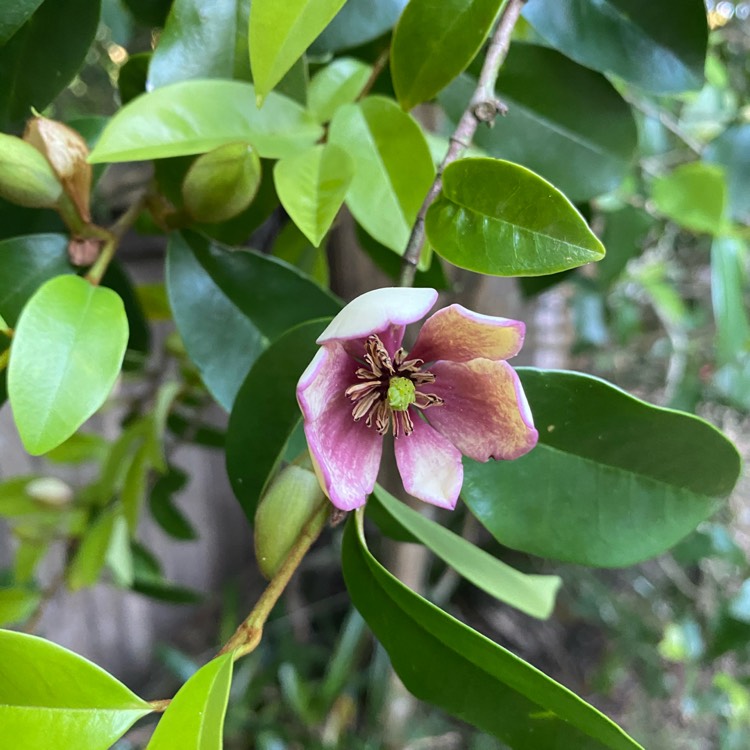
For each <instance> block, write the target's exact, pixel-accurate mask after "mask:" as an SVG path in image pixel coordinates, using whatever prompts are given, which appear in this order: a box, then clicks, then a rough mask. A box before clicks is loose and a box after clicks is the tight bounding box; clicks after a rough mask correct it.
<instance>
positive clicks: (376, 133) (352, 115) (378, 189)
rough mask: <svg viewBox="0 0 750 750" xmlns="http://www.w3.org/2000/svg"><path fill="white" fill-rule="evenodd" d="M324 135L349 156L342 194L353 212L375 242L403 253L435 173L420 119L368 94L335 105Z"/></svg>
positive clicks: (387, 100) (388, 101)
mask: <svg viewBox="0 0 750 750" xmlns="http://www.w3.org/2000/svg"><path fill="white" fill-rule="evenodd" d="M328 141H329V143H333V144H335V145H337V146H340V147H341V148H342V149H344V151H346V152H348V154H349V156H351V158H352V159H353V160H354V165H355V173H354V179H353V180H352V183H351V186H350V187H349V192H348V193H347V196H346V205H347V206H348V207H349V209H350V210H351V212H352V214H353V215H354V218H355V219H356V220H357V222H358V223H359V224H361V225H362V226H363V227H364V228H365V230H366V231H367V233H368V234H370V235H371V236H372V237H374V238H375V239H376V240H377V241H378V242H380V243H381V244H382V245H385V246H386V247H389V248H390V249H391V250H393V251H394V252H396V253H398V254H399V255H402V254H403V252H404V250H405V248H406V243H407V241H408V239H409V234H410V232H411V228H412V225H413V224H414V221H415V220H416V218H417V212H418V211H419V209H420V207H421V206H422V203H423V201H424V199H425V196H426V195H427V191H428V190H429V189H430V186H431V185H432V181H433V179H434V177H435V168H434V166H433V164H432V157H431V156H430V150H429V148H428V146H427V142H426V141H425V138H424V135H423V134H422V131H421V129H420V127H419V125H418V124H417V123H416V121H415V120H414V119H413V118H412V117H410V116H409V115H407V114H406V113H405V112H403V111H402V110H401V109H400V107H399V106H398V105H397V104H396V103H395V102H394V101H392V100H390V99H386V98H385V97H380V96H371V97H368V98H367V99H364V100H363V101H362V102H360V103H359V104H350V105H347V106H344V107H341V108H340V109H339V110H338V112H337V113H336V115H335V117H334V118H333V121H332V122H331V126H330V131H329V134H328Z"/></svg>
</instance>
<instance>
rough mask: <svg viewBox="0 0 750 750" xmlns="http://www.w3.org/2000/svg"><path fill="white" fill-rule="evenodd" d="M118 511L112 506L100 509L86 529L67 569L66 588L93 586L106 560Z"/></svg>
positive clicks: (77, 588) (76, 589)
mask: <svg viewBox="0 0 750 750" xmlns="http://www.w3.org/2000/svg"><path fill="white" fill-rule="evenodd" d="M117 518H118V513H117V511H116V510H115V508H114V506H110V507H109V508H107V509H106V510H104V511H102V512H101V513H100V514H99V516H98V517H97V518H96V520H95V521H94V522H93V523H92V524H91V526H90V527H89V528H88V529H87V530H86V533H85V534H84V537H83V539H82V540H81V543H80V545H79V546H78V549H77V550H76V553H75V556H74V557H73V559H72V561H71V563H70V565H69V566H68V571H67V576H66V578H67V583H68V588H69V589H70V590H71V591H79V590H80V589H83V588H87V587H88V586H93V585H94V584H95V583H96V582H97V581H98V580H99V576H100V574H101V572H102V568H103V567H104V563H105V562H106V561H107V551H108V550H109V545H110V541H111V540H112V534H113V532H114V529H115V521H116V520H117Z"/></svg>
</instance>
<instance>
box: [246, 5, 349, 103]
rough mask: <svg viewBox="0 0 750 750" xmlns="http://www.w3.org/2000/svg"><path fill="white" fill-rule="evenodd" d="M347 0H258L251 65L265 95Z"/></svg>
mask: <svg viewBox="0 0 750 750" xmlns="http://www.w3.org/2000/svg"><path fill="white" fill-rule="evenodd" d="M344 2H345V0H287V1H286V2H285V3H278V2H276V0H254V2H253V3H252V5H251V7H250V65H251V67H252V71H253V80H254V81H255V86H256V89H257V92H258V96H259V97H265V96H266V95H267V94H268V92H269V91H271V89H272V88H273V87H274V86H275V85H276V84H277V83H278V82H279V81H280V80H281V79H282V78H283V77H284V74H285V73H286V72H287V71H288V70H289V69H290V68H291V67H292V65H294V63H295V62H296V61H297V60H298V59H299V58H300V57H301V56H302V54H303V53H304V51H305V50H306V49H307V48H308V47H309V46H310V44H311V43H312V42H313V41H314V40H315V38H316V37H317V36H318V34H320V32H321V31H323V29H325V27H326V26H328V24H329V23H330V22H331V20H332V19H333V17H334V16H335V15H336V13H338V11H339V10H340V9H341V6H342V5H343V4H344Z"/></svg>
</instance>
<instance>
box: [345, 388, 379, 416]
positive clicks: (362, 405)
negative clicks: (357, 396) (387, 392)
mask: <svg viewBox="0 0 750 750" xmlns="http://www.w3.org/2000/svg"><path fill="white" fill-rule="evenodd" d="M379 398H380V394H379V393H378V392H377V391H373V392H372V393H368V394H367V395H366V396H364V397H363V398H362V399H361V400H360V401H358V402H357V403H356V405H355V407H354V408H353V409H352V417H354V421H355V422H359V420H360V419H362V417H364V416H365V414H367V412H369V411H370V409H371V408H372V407H373V406H374V405H375V404H376V403H377V400H378V399H379Z"/></svg>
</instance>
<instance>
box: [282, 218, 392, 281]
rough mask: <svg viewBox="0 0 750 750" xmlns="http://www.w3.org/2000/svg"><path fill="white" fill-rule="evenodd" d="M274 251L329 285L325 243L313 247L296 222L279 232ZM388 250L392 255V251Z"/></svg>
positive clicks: (314, 278)
mask: <svg viewBox="0 0 750 750" xmlns="http://www.w3.org/2000/svg"><path fill="white" fill-rule="evenodd" d="M272 252H273V255H274V257H276V258H280V259H281V260H285V261H286V262H287V263H291V264H292V265H293V266H296V267H297V268H299V270H300V271H302V273H306V274H307V275H308V276H309V277H310V278H311V279H313V281H316V282H317V283H318V284H320V285H321V286H323V287H327V286H328V285H329V281H330V274H329V271H328V257H327V254H326V248H325V245H323V246H320V247H313V244H312V243H311V242H310V240H308V239H307V237H305V235H304V234H302V232H300V230H299V229H297V226H296V225H295V224H294V222H292V221H290V222H287V224H286V225H285V226H284V228H283V229H282V230H281V231H280V232H279V234H278V235H277V237H276V241H275V242H274V243H273V248H272ZM386 252H387V253H388V255H391V253H390V251H388V250H386Z"/></svg>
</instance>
